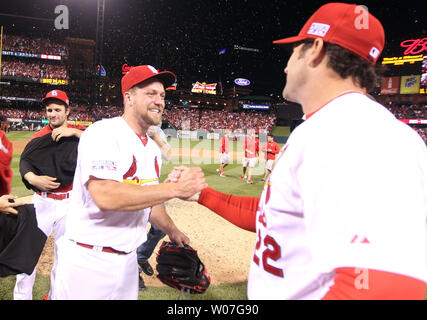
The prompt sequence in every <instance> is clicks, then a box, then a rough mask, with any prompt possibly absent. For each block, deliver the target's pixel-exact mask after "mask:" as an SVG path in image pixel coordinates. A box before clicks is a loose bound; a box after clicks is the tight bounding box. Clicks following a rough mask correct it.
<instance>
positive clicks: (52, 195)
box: [36, 191, 70, 200]
mask: <svg viewBox="0 0 427 320" xmlns="http://www.w3.org/2000/svg"><path fill="white" fill-rule="evenodd" d="M36 193H37V194H38V195H40V196H42V197H43V193H44V194H46V198H51V199H55V200H64V199H68V198H69V197H70V193H68V192H67V193H52V192H39V191H37V192H36Z"/></svg>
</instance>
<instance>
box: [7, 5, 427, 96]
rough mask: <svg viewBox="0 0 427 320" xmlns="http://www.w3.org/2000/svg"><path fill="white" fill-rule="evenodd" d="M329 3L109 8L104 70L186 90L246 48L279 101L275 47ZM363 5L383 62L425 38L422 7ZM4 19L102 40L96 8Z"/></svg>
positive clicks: (20, 9)
mask: <svg viewBox="0 0 427 320" xmlns="http://www.w3.org/2000/svg"><path fill="white" fill-rule="evenodd" d="M324 3H326V2H325V1H302V0H299V1H294V0H292V1H284V0H218V1H214V0H209V1H195V0H105V5H106V7H105V26H104V47H103V52H104V55H103V65H104V67H105V68H106V70H107V72H108V73H109V75H113V76H114V75H115V76H118V77H119V76H120V75H121V66H122V64H124V63H127V64H129V65H138V64H151V65H153V66H155V67H156V68H158V69H160V70H165V69H167V70H171V71H173V72H175V73H176V74H177V76H178V85H181V86H189V85H191V83H193V82H195V81H205V82H208V83H211V82H217V81H218V77H219V71H218V68H219V63H220V60H219V56H218V52H219V50H220V49H222V48H226V47H227V48H230V47H232V46H233V45H239V46H243V47H249V48H256V49H259V50H260V54H258V55H257V57H255V58H254V59H252V58H251V57H250V58H249V59H246V60H245V59H243V60H245V61H247V63H248V65H247V66H243V68H248V70H247V71H248V73H249V74H251V76H252V77H254V78H255V77H259V80H258V79H251V80H253V81H255V83H256V82H257V80H258V83H262V84H263V86H262V90H263V91H265V92H262V93H264V94H270V93H279V94H280V90H281V88H282V87H283V84H284V82H285V76H284V74H283V69H284V67H285V65H286V61H287V59H288V57H289V53H288V52H287V51H286V50H284V49H283V48H281V47H280V46H277V45H272V41H273V40H276V39H280V38H283V37H287V36H292V35H296V34H297V33H298V32H299V30H300V28H301V27H302V26H303V24H304V22H305V21H306V20H307V19H308V18H309V17H310V15H311V14H312V13H313V12H314V11H315V10H316V9H317V8H318V7H319V6H321V5H322V4H324ZM59 4H65V5H67V7H68V8H69V17H70V26H69V27H70V28H69V29H68V30H55V29H54V22H53V20H54V19H55V17H56V15H55V13H54V9H55V7H56V6H57V5H59ZM361 4H363V5H366V6H367V7H368V9H369V11H370V12H371V13H373V14H374V15H375V16H376V17H377V18H378V19H379V20H380V21H381V22H382V23H383V26H384V29H385V32H386V48H385V50H384V52H383V56H391V55H401V54H402V49H401V48H400V47H399V44H400V42H401V41H403V40H406V39H410V38H413V39H418V38H421V37H423V36H426V29H427V23H426V19H425V17H426V10H425V9H424V8H423V6H422V4H423V1H394V0H393V1H364V2H363V3H361ZM0 14H9V15H19V16H30V17H33V18H37V19H28V18H23V17H16V16H15V17H9V16H5V15H0V24H3V25H4V26H5V31H6V33H12V34H23V33H27V34H29V33H33V34H34V35H44V36H49V37H58V38H59V39H64V38H65V37H67V36H71V37H82V38H89V39H93V40H95V38H96V17H97V0H31V1H30V0H28V1H25V0H12V1H10V0H7V1H4V0H2V1H1V4H0ZM42 19H45V20H42ZM251 68H252V69H253V70H252V72H249V71H250V70H249V69H251ZM240 71H241V70H240ZM254 74H256V76H255V75H254ZM236 76H239V75H237V74H236Z"/></svg>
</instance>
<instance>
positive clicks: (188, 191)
mask: <svg viewBox="0 0 427 320" xmlns="http://www.w3.org/2000/svg"><path fill="white" fill-rule="evenodd" d="M174 82H175V75H174V74H173V73H171V72H169V71H163V72H158V71H157V70H156V69H155V68H153V67H152V66H149V65H143V66H138V67H134V68H132V69H131V70H130V71H129V72H128V73H127V74H126V75H125V76H123V78H122V82H121V84H122V94H123V103H124V113H123V115H122V116H121V117H115V118H111V119H106V120H101V121H98V122H96V123H94V124H92V125H91V126H90V127H88V129H86V131H85V132H84V133H83V134H82V137H81V139H80V143H79V149H78V159H77V168H76V174H75V176H74V184H73V187H74V188H73V191H74V192H73V195H72V198H71V204H72V205H71V209H70V211H71V212H72V213H73V214H72V215H69V217H68V219H67V225H66V235H65V236H64V237H63V238H62V239H61V241H60V244H59V248H58V269H57V281H55V290H54V293H55V295H54V296H53V298H54V299H58V300H65V299H96V300H104V299H130V300H136V299H137V298H138V262H137V254H136V250H137V248H138V246H140V245H141V243H143V242H144V241H145V240H146V234H147V233H146V224H147V222H148V221H150V222H154V224H155V225H157V226H158V227H159V228H160V229H161V230H162V231H163V232H164V233H166V234H167V235H168V237H169V239H170V240H171V241H173V242H175V243H177V244H178V245H184V244H188V243H189V238H188V237H187V236H186V235H185V234H184V233H182V232H181V231H180V230H179V229H178V228H177V226H176V225H175V224H174V222H173V221H172V219H171V218H170V217H169V215H168V214H167V213H166V210H165V207H164V206H163V203H164V202H166V201H168V200H170V199H172V198H175V197H176V198H180V199H187V198H189V197H191V196H192V195H194V194H195V193H197V192H199V191H200V190H202V189H203V188H205V187H206V183H205V178H204V175H203V172H202V170H201V169H200V168H196V167H193V168H183V175H182V176H181V179H180V180H179V181H178V182H177V183H159V178H160V169H161V164H162V156H161V151H160V149H159V147H158V146H157V145H156V143H155V142H154V141H153V140H152V139H151V138H150V137H148V136H147V130H148V128H149V127H150V126H152V125H158V124H160V121H161V119H162V112H163V110H164V107H165V89H164V88H165V87H168V86H170V85H171V84H173V83H174Z"/></svg>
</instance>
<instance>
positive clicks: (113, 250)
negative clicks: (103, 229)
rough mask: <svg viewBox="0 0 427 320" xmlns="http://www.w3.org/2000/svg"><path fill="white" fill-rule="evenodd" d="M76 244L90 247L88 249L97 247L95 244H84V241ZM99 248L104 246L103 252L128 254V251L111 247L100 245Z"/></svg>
mask: <svg viewBox="0 0 427 320" xmlns="http://www.w3.org/2000/svg"><path fill="white" fill-rule="evenodd" d="M76 244H77V245H79V246H81V247H85V248H88V249H93V248H94V247H95V246H92V245H90V244H84V243H80V242H76ZM99 248H102V249H101V251H103V252H108V253H116V254H127V253H126V252H123V251H118V250H116V249H113V248H111V247H99Z"/></svg>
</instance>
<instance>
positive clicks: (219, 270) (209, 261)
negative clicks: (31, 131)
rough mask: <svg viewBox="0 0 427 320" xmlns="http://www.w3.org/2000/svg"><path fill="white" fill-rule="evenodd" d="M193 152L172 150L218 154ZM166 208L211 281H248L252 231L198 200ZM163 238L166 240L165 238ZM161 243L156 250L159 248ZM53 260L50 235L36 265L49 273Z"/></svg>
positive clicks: (19, 145) (17, 147)
mask: <svg viewBox="0 0 427 320" xmlns="http://www.w3.org/2000/svg"><path fill="white" fill-rule="evenodd" d="M26 143H27V142H26V141H14V142H13V148H14V149H13V150H14V152H16V153H20V152H22V150H23V149H24V147H25V145H26ZM196 152H197V154H195V153H194V151H193V150H190V149H173V156H175V157H183V158H184V157H189V156H191V157H193V156H197V157H200V158H202V157H203V158H205V157H206V158H208V157H209V158H212V157H217V156H218V153H217V152H216V151H210V150H209V151H203V150H197V151H196ZM238 156H240V155H239V154H235V155H234V157H238ZM25 199H26V201H27V202H31V199H32V196H29V197H25ZM167 211H168V213H169V215H170V216H171V217H172V219H173V220H174V222H175V224H176V225H177V226H178V227H179V228H180V229H181V230H182V231H183V232H184V233H185V234H187V236H188V237H189V238H190V239H191V243H190V244H191V245H192V246H193V247H194V248H195V249H196V250H197V251H198V253H199V256H200V258H201V259H202V261H203V262H204V263H205V265H206V268H207V270H208V272H209V273H210V275H211V278H212V284H220V283H233V282H240V281H246V280H247V278H248V272H249V265H250V261H251V259H252V254H253V249H254V247H255V241H256V237H255V234H254V233H251V232H248V231H244V230H242V229H239V228H237V227H235V226H234V225H232V224H230V223H229V222H227V221H225V220H224V219H222V218H220V217H219V216H217V215H216V214H215V213H213V212H211V211H210V210H209V209H207V208H205V207H203V206H200V205H198V204H197V203H189V202H185V201H181V200H178V199H173V200H170V201H168V202H167ZM148 227H149V225H148ZM164 239H165V240H168V237H165V238H164ZM160 243H161V242H160ZM160 243H159V244H158V245H157V247H156V249H155V252H157V251H158V247H159V246H160ZM155 259H156V254H153V255H152V256H151V258H150V259H149V262H150V263H151V265H152V266H153V268H154V267H155V265H156V261H155ZM52 262H53V237H52V236H50V237H49V238H48V240H47V242H46V245H45V248H44V250H43V253H42V255H41V257H40V260H39V263H38V264H37V272H38V273H40V274H44V275H49V274H50V271H51V268H52ZM144 280H145V283H146V285H148V286H163V284H162V283H161V282H160V281H159V280H158V279H157V278H156V277H155V276H153V277H148V276H145V275H144Z"/></svg>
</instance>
